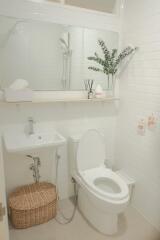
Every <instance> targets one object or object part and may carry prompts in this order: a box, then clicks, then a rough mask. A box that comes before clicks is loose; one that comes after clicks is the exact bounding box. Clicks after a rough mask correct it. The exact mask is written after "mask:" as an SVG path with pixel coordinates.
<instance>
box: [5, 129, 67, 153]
mask: <svg viewBox="0 0 160 240" xmlns="http://www.w3.org/2000/svg"><path fill="white" fill-rule="evenodd" d="M3 138H4V144H5V147H6V150H7V151H8V152H10V153H14V152H15V153H16V152H17V153H18V152H21V153H26V154H28V153H37V151H38V150H40V149H41V148H46V147H57V146H60V145H63V144H64V143H65V141H66V140H65V138H64V137H63V136H62V135H61V134H59V133H58V132H55V131H44V132H40V131H38V132H37V133H34V134H32V135H28V134H26V133H25V132H23V131H19V132H17V131H16V132H13V131H12V132H9V131H8V132H5V133H4V135H3Z"/></svg>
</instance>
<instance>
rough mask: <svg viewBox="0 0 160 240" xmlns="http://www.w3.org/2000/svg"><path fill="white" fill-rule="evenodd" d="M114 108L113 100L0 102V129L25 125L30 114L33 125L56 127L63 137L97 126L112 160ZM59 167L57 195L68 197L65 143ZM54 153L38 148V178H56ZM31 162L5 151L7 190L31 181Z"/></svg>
mask: <svg viewBox="0 0 160 240" xmlns="http://www.w3.org/2000/svg"><path fill="white" fill-rule="evenodd" d="M116 115H117V109H116V106H115V105H114V104H113V103H93V104H92V103H80V104H78V103H72V104H71V103H67V104H66V103H64V104H63V103H58V104H56V103H50V104H47V103H44V104H43V103H41V104H39V103H37V104H30V103H29V104H27V103H26V104H19V105H16V104H0V116H1V117H0V126H1V128H0V132H3V131H4V129H5V128H6V127H8V126H12V127H13V128H14V124H22V125H23V127H25V124H26V123H27V118H28V117H29V116H32V117H33V118H34V120H35V121H36V125H39V126H40V127H42V126H43V127H46V128H49V127H50V128H56V129H57V131H59V132H60V133H61V134H63V135H64V136H65V137H66V139H68V137H69V136H71V135H75V134H80V133H82V132H84V131H85V130H87V129H89V128H96V129H99V130H100V131H102V132H103V133H104V134H105V138H106V152H107V159H110V161H113V159H114V141H115V126H116ZM60 152H61V156H62V158H61V161H60V166H59V169H60V171H59V174H60V177H59V180H60V181H59V188H60V189H59V190H60V197H61V198H67V197H68V196H69V195H70V194H71V184H70V181H69V175H68V174H69V173H68V172H69V171H68V161H69V159H68V157H67V146H64V147H62V148H61V150H60ZM53 154H54V152H53V150H52V149H51V150H50V151H41V152H40V158H41V161H42V167H41V169H40V173H41V176H42V179H41V180H45V181H53V182H54V181H55V161H54V160H55V158H54V155H53ZM30 164H31V161H30V160H29V159H27V158H26V156H23V155H17V154H8V153H6V152H5V151H4V165H5V175H6V187H7V193H9V192H10V191H12V190H13V189H14V188H15V187H17V186H19V185H23V184H28V183H31V182H32V181H33V178H32V173H31V172H30V170H29V166H30Z"/></svg>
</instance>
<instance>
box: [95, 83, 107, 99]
mask: <svg viewBox="0 0 160 240" xmlns="http://www.w3.org/2000/svg"><path fill="white" fill-rule="evenodd" d="M95 97H96V98H104V97H105V93H104V91H103V88H102V87H101V85H99V84H98V85H97V87H96V89H95Z"/></svg>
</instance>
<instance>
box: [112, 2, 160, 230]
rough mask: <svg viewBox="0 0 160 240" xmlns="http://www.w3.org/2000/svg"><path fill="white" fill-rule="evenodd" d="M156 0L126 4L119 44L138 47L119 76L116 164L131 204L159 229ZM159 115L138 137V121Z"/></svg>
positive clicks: (159, 11)
mask: <svg viewBox="0 0 160 240" xmlns="http://www.w3.org/2000/svg"><path fill="white" fill-rule="evenodd" d="M159 22H160V1H159V0H154V1H152V0H141V1H139V0H134V1H133V0H127V1H126V9H125V16H124V32H123V34H124V36H123V38H124V42H123V44H124V46H126V45H128V44H133V45H135V46H138V47H139V48H140V49H139V51H138V52H137V54H136V55H135V56H134V58H133V60H132V62H131V63H130V65H129V67H128V68H127V70H126V71H125V73H124V74H123V76H122V77H121V79H120V81H121V84H120V88H121V104H120V112H119V117H118V121H117V125H118V126H117V129H118V133H117V146H116V147H117V148H116V160H117V163H118V166H119V167H122V168H124V169H125V171H126V172H128V173H129V174H130V175H131V176H133V177H134V178H135V180H136V188H135V194H134V198H133V205H134V206H135V207H136V208H137V209H138V210H139V211H140V212H141V214H143V215H144V216H145V217H146V218H147V219H148V221H150V222H151V223H152V224H153V225H154V226H155V227H157V228H158V229H159V230H160V204H159V203H160V114H159V113H160V24H159ZM152 112H153V113H156V114H157V113H158V122H157V124H158V125H157V128H156V129H155V130H154V131H149V130H146V132H145V135H144V136H140V135H138V134H137V128H136V127H137V123H138V120H139V119H141V117H144V118H145V119H147V117H148V116H149V115H150V114H151V113H152Z"/></svg>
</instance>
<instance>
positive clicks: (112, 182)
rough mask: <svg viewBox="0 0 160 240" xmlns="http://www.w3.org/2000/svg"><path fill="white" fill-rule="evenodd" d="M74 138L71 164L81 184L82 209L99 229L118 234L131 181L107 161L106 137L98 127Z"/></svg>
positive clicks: (127, 201) (72, 173)
mask: <svg viewBox="0 0 160 240" xmlns="http://www.w3.org/2000/svg"><path fill="white" fill-rule="evenodd" d="M71 141H72V148H73V151H74V155H73V156H72V157H71V166H70V167H71V175H72V177H74V178H75V179H76V181H77V182H78V184H79V186H80V189H79V195H78V205H79V209H80V211H81V213H82V215H83V216H84V217H85V218H86V219H87V220H88V222H89V223H90V224H91V225H92V226H94V227H95V228H96V229H97V230H99V231H100V232H102V233H104V234H109V235H112V234H115V233H116V232H117V230H118V214H119V213H121V212H123V211H124V210H125V208H126V206H127V205H128V203H129V188H128V185H127V184H126V182H125V181H124V180H123V179H122V178H121V177H120V176H119V175H118V174H116V173H115V172H113V171H112V170H110V169H108V168H106V166H105V165H104V162H105V159H106V153H105V145H104V139H103V136H102V135H101V134H100V133H99V132H98V131H97V130H95V129H93V130H88V131H87V132H86V133H85V134H84V135H83V136H82V137H81V138H77V137H71Z"/></svg>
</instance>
